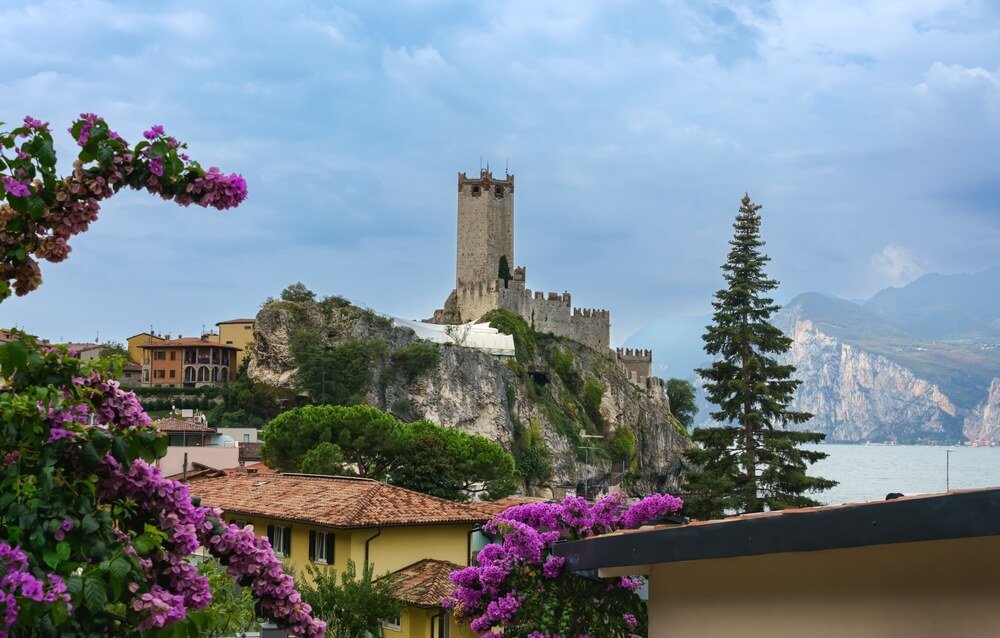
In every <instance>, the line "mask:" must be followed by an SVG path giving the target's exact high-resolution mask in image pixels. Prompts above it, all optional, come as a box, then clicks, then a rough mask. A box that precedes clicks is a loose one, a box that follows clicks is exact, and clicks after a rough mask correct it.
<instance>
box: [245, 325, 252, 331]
mask: <svg viewBox="0 0 1000 638" xmlns="http://www.w3.org/2000/svg"><path fill="white" fill-rule="evenodd" d="M252 327H253V326H243V329H244V330H249V329H250V328H252Z"/></svg>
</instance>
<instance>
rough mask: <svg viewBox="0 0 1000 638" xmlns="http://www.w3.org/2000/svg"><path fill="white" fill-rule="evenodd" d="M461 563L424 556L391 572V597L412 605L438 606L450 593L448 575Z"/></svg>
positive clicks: (450, 587)
mask: <svg viewBox="0 0 1000 638" xmlns="http://www.w3.org/2000/svg"><path fill="white" fill-rule="evenodd" d="M462 567H463V566H462V565H458V564H456V563H452V562H450V561H446V560H434V559H433V558H425V559H423V560H420V561H417V562H415V563H413V564H412V565H407V566H406V567H404V568H402V569H399V570H396V571H394V572H393V573H392V575H393V579H392V597H393V598H395V599H396V600H399V601H402V602H404V603H406V604H407V605H410V606H412V607H440V606H441V598H443V597H444V596H447V595H448V594H450V593H451V590H452V589H453V586H452V584H451V578H450V577H449V575H450V574H451V573H452V572H453V571H455V570H458V569H462Z"/></svg>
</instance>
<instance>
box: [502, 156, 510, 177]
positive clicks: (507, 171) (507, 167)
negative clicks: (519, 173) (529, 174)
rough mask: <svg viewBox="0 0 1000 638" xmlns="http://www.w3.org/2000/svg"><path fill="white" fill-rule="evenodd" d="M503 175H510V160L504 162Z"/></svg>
mask: <svg viewBox="0 0 1000 638" xmlns="http://www.w3.org/2000/svg"><path fill="white" fill-rule="evenodd" d="M503 174H504V175H510V158H506V159H504V161H503Z"/></svg>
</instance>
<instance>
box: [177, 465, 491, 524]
mask: <svg viewBox="0 0 1000 638" xmlns="http://www.w3.org/2000/svg"><path fill="white" fill-rule="evenodd" d="M193 493H194V494H195V495H196V496H200V497H201V499H202V502H203V503H204V504H205V505H208V506H211V507H219V508H222V509H223V510H224V511H226V512H227V513H233V514H246V515H249V516H263V517H266V518H275V519H280V520H289V521H300V522H305V523H314V524H317V525H324V526H327V527H337V528H343V529H347V528H358V527H379V526H387V525H431V524H439V523H484V522H486V521H487V520H488V519H489V517H488V516H486V515H485V514H483V513H482V512H479V511H477V510H475V509H473V508H471V507H469V506H468V505H463V504H461V503H455V502H452V501H447V500H445V499H442V498H436V497H434V496H428V495H426V494H421V493H419V492H414V491H412V490H407V489H404V488H401V487H396V486H394V485H387V484H385V483H380V482H378V481H373V480H371V479H359V478H352V477H342V476H310V475H303V474H275V475H273V476H252V475H251V476H227V477H225V478H217V479H208V480H205V481H200V482H199V483H198V485H197V486H196V487H195V489H194V490H193Z"/></svg>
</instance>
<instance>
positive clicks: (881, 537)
mask: <svg viewBox="0 0 1000 638" xmlns="http://www.w3.org/2000/svg"><path fill="white" fill-rule="evenodd" d="M996 535H1000V488H997V489H990V490H980V491H974V492H962V493H954V494H942V495H939V496H930V497H927V498H918V499H901V500H894V501H885V502H879V503H871V504H864V505H857V506H844V507H835V508H818V509H817V510H816V511H814V512H810V511H802V510H799V511H796V512H794V513H789V514H784V515H780V516H762V517H751V518H745V519H733V520H731V521H719V522H715V523H711V524H704V525H697V524H695V525H678V526H673V527H666V528H652V529H649V530H637V531H630V532H627V533H617V534H608V535H604V536H598V537H595V538H590V539H585V540H579V541H568V542H564V543H560V544H558V545H556V547H555V549H554V553H555V554H556V555H558V556H562V557H564V558H565V559H566V567H567V569H569V570H571V571H578V570H587V569H599V568H606V567H625V566H631V565H648V564H653V563H668V562H677V561H690V560H709V559H717V558H735V557H739V556H759V555H763V554H776V553H785V552H810V551H821V550H827V549H844V548H851V547H865V546H871V545H890V544H895V543H910V542H921V541H934V540H950V539H959V538H972V537H979V536H996Z"/></svg>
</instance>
